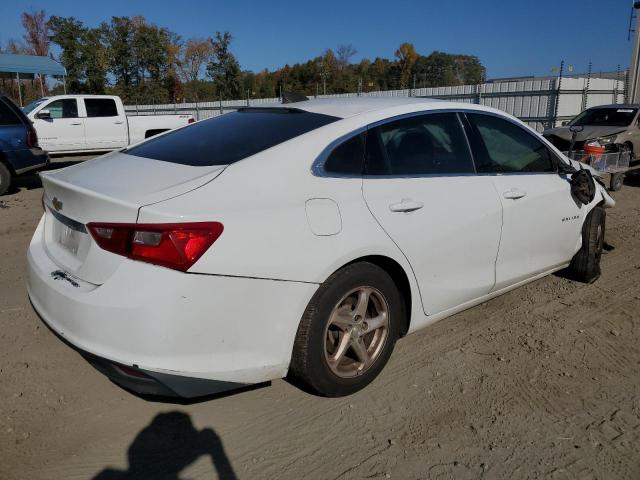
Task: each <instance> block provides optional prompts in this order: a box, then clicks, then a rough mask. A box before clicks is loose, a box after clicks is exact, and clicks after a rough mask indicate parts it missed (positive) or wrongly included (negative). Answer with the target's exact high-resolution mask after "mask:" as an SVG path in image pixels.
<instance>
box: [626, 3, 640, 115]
mask: <svg viewBox="0 0 640 480" xmlns="http://www.w3.org/2000/svg"><path fill="white" fill-rule="evenodd" d="M633 8H634V10H637V9H639V8H640V1H636V2H633ZM629 77H630V78H629V87H627V91H628V92H629V98H628V99H627V101H628V102H629V103H638V102H639V101H640V15H636V29H635V35H634V37H633V53H632V54H631V63H630V64H629Z"/></svg>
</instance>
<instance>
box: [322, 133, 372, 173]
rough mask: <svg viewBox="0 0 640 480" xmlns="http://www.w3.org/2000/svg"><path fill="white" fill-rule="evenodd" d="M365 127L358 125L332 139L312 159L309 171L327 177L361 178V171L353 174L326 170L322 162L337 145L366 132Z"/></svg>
mask: <svg viewBox="0 0 640 480" xmlns="http://www.w3.org/2000/svg"><path fill="white" fill-rule="evenodd" d="M367 130H368V129H367V127H366V126H364V127H359V128H357V129H356V130H353V131H351V132H349V133H347V134H345V135H342V136H341V137H338V138H336V139H335V140H334V141H332V142H331V143H330V144H329V145H327V146H326V147H325V148H324V149H323V150H322V152H320V155H318V156H317V157H316V159H315V160H314V161H313V163H312V164H311V173H312V174H313V175H314V176H316V177H329V178H362V173H359V174H354V173H334V172H327V171H326V170H325V169H324V163H325V162H326V161H327V159H328V158H329V156H330V155H331V154H332V153H333V151H334V150H335V149H336V148H337V147H339V146H340V145H342V144H343V143H345V142H348V141H349V140H351V139H352V138H354V137H357V136H358V135H361V134H363V133H365V132H367ZM363 165H364V162H363Z"/></svg>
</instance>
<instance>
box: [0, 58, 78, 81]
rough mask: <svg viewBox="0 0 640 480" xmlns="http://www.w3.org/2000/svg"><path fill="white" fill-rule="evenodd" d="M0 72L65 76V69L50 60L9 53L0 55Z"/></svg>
mask: <svg viewBox="0 0 640 480" xmlns="http://www.w3.org/2000/svg"><path fill="white" fill-rule="evenodd" d="M0 72H5V73H23V74H31V75H33V74H42V75H58V76H62V75H66V74H67V71H66V70H65V68H64V67H63V66H62V65H60V64H59V63H58V62H56V61H55V60H53V59H52V58H49V57H40V56H37V55H13V54H10V53H0Z"/></svg>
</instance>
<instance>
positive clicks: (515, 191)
mask: <svg viewBox="0 0 640 480" xmlns="http://www.w3.org/2000/svg"><path fill="white" fill-rule="evenodd" d="M502 196H503V197H504V198H510V199H511V200H517V199H518V198H522V197H526V196H527V192H525V191H524V190H520V189H519V188H512V189H511V190H507V191H506V192H504V193H503V194H502Z"/></svg>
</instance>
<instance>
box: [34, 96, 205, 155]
mask: <svg viewBox="0 0 640 480" xmlns="http://www.w3.org/2000/svg"><path fill="white" fill-rule="evenodd" d="M24 111H25V113H26V114H27V116H28V117H29V118H30V119H31V120H32V121H33V125H34V127H35V129H36V131H37V132H38V137H39V138H40V143H41V144H42V148H44V149H45V150H47V151H48V152H49V153H56V154H60V153H73V152H94V151H100V152H102V151H109V150H117V149H120V148H123V147H126V146H128V145H131V144H134V143H138V142H140V141H142V140H144V139H146V138H149V137H152V136H154V135H157V134H159V133H162V132H166V131H167V130H172V129H174V128H178V127H182V126H184V125H187V124H189V123H193V122H195V119H194V118H193V115H184V114H182V115H153V116H152V115H137V116H136V115H127V114H126V113H125V110H124V105H123V104H122V100H121V99H120V97H116V96H113V95H57V96H52V97H44V98H41V99H39V100H36V101H35V102H32V103H30V104H29V105H27V106H26V107H24Z"/></svg>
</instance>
